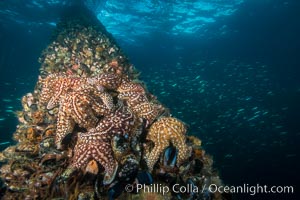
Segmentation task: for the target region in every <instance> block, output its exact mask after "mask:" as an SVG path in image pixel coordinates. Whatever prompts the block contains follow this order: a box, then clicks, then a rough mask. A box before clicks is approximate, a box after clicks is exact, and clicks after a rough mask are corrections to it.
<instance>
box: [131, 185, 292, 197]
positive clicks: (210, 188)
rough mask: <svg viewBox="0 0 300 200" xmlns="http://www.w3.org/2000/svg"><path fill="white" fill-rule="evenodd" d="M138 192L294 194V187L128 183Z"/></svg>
mask: <svg viewBox="0 0 300 200" xmlns="http://www.w3.org/2000/svg"><path fill="white" fill-rule="evenodd" d="M134 189H135V190H136V191H137V192H139V191H143V192H145V193H148V192H151V193H152V192H153V193H161V194H163V195H165V194H167V193H168V192H173V193H206V192H210V193H216V192H218V193H231V194H249V195H252V196H253V195H256V194H293V193H294V187H293V186H268V185H260V184H256V185H249V184H243V185H240V186H228V185H225V186H218V185H216V184H210V185H203V186H202V187H198V186H196V185H192V184H187V185H179V184H175V185H173V186H167V185H163V184H151V185H145V184H136V185H135V187H134V186H133V185H131V184H128V185H126V187H125V190H126V191H127V192H132V191H133V190H134Z"/></svg>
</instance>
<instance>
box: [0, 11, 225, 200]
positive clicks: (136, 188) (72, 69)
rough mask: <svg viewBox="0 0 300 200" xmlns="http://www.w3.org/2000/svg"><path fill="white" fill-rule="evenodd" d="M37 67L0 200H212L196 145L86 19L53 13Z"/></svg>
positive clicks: (213, 178) (208, 173)
mask: <svg viewBox="0 0 300 200" xmlns="http://www.w3.org/2000/svg"><path fill="white" fill-rule="evenodd" d="M39 61H40V63H41V67H40V76H39V79H38V82H37V84H36V87H35V89H34V90H33V91H32V92H30V93H28V94H26V95H25V96H23V98H22V105H23V110H22V111H19V112H18V113H17V117H18V119H19V124H18V126H17V129H16V132H15V133H14V134H13V138H14V140H15V141H16V144H15V145H13V146H10V147H8V148H7V149H5V150H4V151H3V152H1V154H0V161H1V162H2V163H3V164H2V166H1V179H2V181H3V185H2V188H1V194H0V195H1V197H2V198H3V199H105V198H109V199H114V198H117V197H118V198H119V199H161V198H164V199H171V198H172V199H174V198H175V199H176V198H178V199H191V198H194V199H222V195H221V194H220V193H218V192H211V191H210V190H209V188H208V186H209V185H211V184H215V185H216V186H217V185H221V184H222V183H221V181H220V179H219V177H218V175H217V173H216V172H215V171H213V169H212V159H211V158H210V157H209V156H208V155H206V154H205V152H204V150H203V149H202V148H201V141H200V139H198V138H197V137H194V136H189V135H187V134H186V132H187V125H186V124H185V123H183V122H182V121H180V120H179V119H176V118H174V117H172V116H171V113H170V112H169V111H168V109H167V108H166V107H164V106H163V105H162V104H161V103H160V102H159V101H158V100H157V98H156V97H155V96H154V95H153V94H150V93H149V91H148V90H147V88H146V87H145V84H144V83H143V82H141V81H140V80H139V79H138V73H137V71H136V70H135V68H134V67H133V66H132V65H131V64H130V62H129V61H128V59H127V57H126V56H125V55H124V53H123V52H122V51H121V49H120V47H119V46H118V45H117V44H116V42H115V41H114V40H113V38H112V36H111V35H110V34H109V33H108V32H107V31H106V30H105V28H104V26H103V25H102V24H101V23H100V22H99V21H98V20H97V19H96V17H95V16H93V15H92V14H91V13H90V12H89V11H88V10H86V9H85V8H84V7H82V6H77V7H76V6H75V7H72V8H69V9H67V10H66V11H65V12H64V13H63V15H62V19H61V22H60V23H59V24H57V28H56V30H55V32H54V36H53V40H52V42H50V44H49V46H48V47H47V48H46V49H45V50H44V51H43V53H42V55H41V57H40V59H39ZM203 187H206V188H203Z"/></svg>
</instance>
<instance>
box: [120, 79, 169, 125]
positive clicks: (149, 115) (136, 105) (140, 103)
mask: <svg viewBox="0 0 300 200" xmlns="http://www.w3.org/2000/svg"><path fill="white" fill-rule="evenodd" d="M117 91H118V92H119V95H118V98H119V99H123V100H125V101H126V102H127V104H128V107H129V108H130V109H131V110H132V111H133V112H134V113H135V114H136V115H137V116H138V117H140V118H142V119H145V120H146V122H147V123H146V126H147V127H148V126H149V125H151V124H152V123H153V121H154V120H155V119H156V118H158V117H159V115H160V114H161V113H162V112H163V111H164V108H163V106H161V105H159V104H156V103H153V102H151V101H149V99H148V98H147V95H146V92H145V89H144V88H143V86H142V85H141V84H139V83H134V82H130V81H127V80H123V81H122V83H121V85H120V86H119V87H118V88H117Z"/></svg>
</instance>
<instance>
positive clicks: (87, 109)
mask: <svg viewBox="0 0 300 200" xmlns="http://www.w3.org/2000/svg"><path fill="white" fill-rule="evenodd" d="M42 83H43V87H42V90H41V95H40V103H41V104H45V105H46V108H47V109H52V108H54V107H56V106H59V109H58V115H57V129H56V138H55V141H56V146H57V148H58V149H62V148H63V143H64V139H65V138H66V136H67V135H68V134H70V133H72V132H73V129H74V127H75V125H76V124H77V125H78V126H79V127H81V128H84V129H86V130H87V131H86V132H84V133H78V137H77V143H76V145H75V147H74V155H73V158H72V162H71V164H70V166H69V168H68V169H71V171H72V170H74V169H75V170H76V169H81V168H84V167H86V166H87V165H88V163H89V162H90V161H92V160H94V161H97V162H98V163H99V164H101V165H102V166H103V167H104V169H105V176H104V180H103V183H104V184H110V183H111V182H112V181H113V179H114V177H115V174H116V171H117V169H118V162H117V161H116V160H115V158H114V155H113V149H112V146H111V141H112V139H113V137H115V136H123V137H125V138H127V136H128V137H129V138H130V136H131V134H132V132H134V131H133V129H134V126H135V124H136V122H138V121H140V120H139V119H145V120H146V127H150V128H149V132H148V134H147V139H148V140H152V141H153V142H154V144H155V147H154V149H153V150H152V151H151V152H149V153H147V154H146V156H145V157H146V161H147V165H148V168H149V170H151V171H152V169H153V166H154V164H155V163H156V161H157V160H158V159H159V156H160V154H161V153H162V152H163V151H164V149H165V148H166V147H168V146H169V145H170V143H172V144H173V145H174V146H175V147H177V148H178V161H177V163H178V164H180V163H181V162H182V161H183V160H185V159H186V158H187V156H188V154H187V153H188V147H187V146H186V144H185V135H184V134H185V132H186V128H185V125H184V124H183V123H182V122H180V121H179V120H177V119H175V118H172V117H161V118H159V117H160V114H161V113H162V112H163V111H164V108H163V107H162V106H161V105H159V104H156V103H154V102H152V101H151V100H149V98H148V97H147V93H146V91H145V89H144V87H143V86H142V85H141V84H139V83H135V82H132V81H130V80H129V79H128V78H127V77H124V76H123V77H122V76H120V75H116V74H112V73H103V74H100V75H98V76H95V77H89V78H78V77H66V76H55V75H51V76H49V77H47V78H46V79H43V80H42ZM108 90H113V91H116V92H117V93H118V96H117V97H118V101H119V102H122V101H125V104H124V103H120V105H118V106H117V105H115V104H114V101H113V97H112V96H111V95H110V93H109V92H108ZM158 118H159V119H158ZM156 119H158V120H157V121H156V122H154V121H155V120H156Z"/></svg>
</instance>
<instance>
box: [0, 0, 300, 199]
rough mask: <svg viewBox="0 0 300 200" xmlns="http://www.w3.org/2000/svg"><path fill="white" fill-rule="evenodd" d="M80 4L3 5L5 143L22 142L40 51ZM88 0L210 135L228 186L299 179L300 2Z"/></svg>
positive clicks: (159, 89)
mask: <svg viewBox="0 0 300 200" xmlns="http://www.w3.org/2000/svg"><path fill="white" fill-rule="evenodd" d="M24 2H25V3H24ZM70 2H71V1H59V0H52V1H50V0H48V1H42V0H35V1H33V0H32V1H17V0H10V1H1V2H0V44H1V45H0V69H1V73H0V76H1V79H0V87H1V93H0V97H1V98H0V99H1V102H0V133H1V134H0V143H2V142H6V141H10V142H12V141H11V139H10V138H11V136H12V133H13V132H14V130H15V127H16V125H17V120H16V118H15V117H14V113H13V112H14V111H16V110H20V109H21V104H20V98H21V97H22V95H24V94H25V93H27V92H31V91H33V88H34V85H35V83H36V80H37V76H38V73H39V72H38V69H39V63H38V62H37V60H38V57H39V56H40V53H41V51H42V50H43V49H44V48H45V47H46V46H47V44H49V41H50V37H51V31H52V30H54V29H55V24H56V22H57V21H58V19H59V14H60V12H61V11H62V10H63V7H64V6H66V5H68V4H70ZM71 3H72V2H71ZM85 5H86V6H87V7H89V8H90V10H91V12H94V13H95V14H96V15H97V17H98V19H99V20H100V21H101V22H102V23H103V24H104V25H105V26H106V28H107V29H108V31H109V32H111V33H112V34H113V36H114V37H115V38H116V40H117V42H118V43H119V45H120V46H121V47H122V48H123V50H124V52H125V53H126V54H127V55H128V56H129V58H130V60H131V62H132V63H133V64H134V65H135V66H136V67H137V69H138V70H139V71H141V72H142V74H141V78H142V79H143V80H144V81H145V82H146V83H147V86H148V88H149V90H150V91H151V92H152V93H154V94H155V95H157V96H158V99H159V100H160V101H161V102H162V103H164V104H165V105H166V106H167V107H169V108H170V109H171V111H172V113H173V114H174V115H175V116H176V117H178V118H180V119H182V120H183V121H185V122H186V123H188V124H189V125H190V128H189V133H190V134H194V135H197V136H199V137H200V138H201V139H202V140H203V146H204V148H205V149H206V151H207V152H208V153H210V154H211V155H213V157H214V160H215V166H216V167H217V168H218V169H219V170H220V174H221V177H222V179H223V180H224V182H225V183H226V184H228V185H240V184H243V183H248V184H249V185H251V184H257V183H259V184H261V185H264V184H267V185H269V186H271V185H294V186H296V185H297V184H299V174H298V173H299V172H298V169H300V165H299V161H298V160H299V144H300V143H299V137H300V128H299V122H300V105H299V102H300V78H299V75H300V73H299V71H300V68H299V67H300V62H299V56H300V55H299V53H300V40H299V35H300V23H299V19H300V12H299V10H300V1H297V0H286V1H283V0H202V1H201V0H198V1H197V0H195V1H178V0H177V1H176V0H173V1H158V0H157V1H145V0H144V1H133V0H130V1H116V0H110V1H93V0H86V1H85ZM5 147H7V144H0V149H4V148H5ZM296 188H297V187H296ZM298 188H299V187H298ZM247 197H249V196H247ZM266 197H267V199H269V198H271V195H268V196H264V198H265V199H266ZM272 198H273V199H274V198H278V199H292V198H295V195H294V196H292V195H285V196H284V195H275V196H272ZM252 199H255V198H252Z"/></svg>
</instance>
